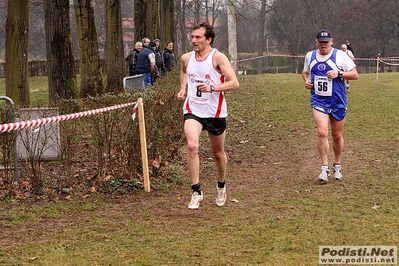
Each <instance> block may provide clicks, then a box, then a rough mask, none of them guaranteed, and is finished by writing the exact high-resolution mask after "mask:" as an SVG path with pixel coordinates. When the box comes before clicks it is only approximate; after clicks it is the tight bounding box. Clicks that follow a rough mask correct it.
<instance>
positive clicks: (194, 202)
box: [188, 192, 204, 210]
mask: <svg viewBox="0 0 399 266" xmlns="http://www.w3.org/2000/svg"><path fill="white" fill-rule="evenodd" d="M203 199H204V192H201V194H198V192H193V195H191V200H190V203H189V204H188V208H189V209H191V210H196V209H198V208H199V205H200V201H202V200H203Z"/></svg>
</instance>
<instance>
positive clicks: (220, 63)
mask: <svg viewBox="0 0 399 266" xmlns="http://www.w3.org/2000/svg"><path fill="white" fill-rule="evenodd" d="M214 65H215V67H216V68H217V69H218V70H219V71H220V72H221V73H222V74H223V75H224V76H225V77H226V82H224V83H222V84H218V85H216V86H215V91H231V90H236V89H238V87H239V86H240V83H239V82H238V79H237V76H236V73H235V72H234V69H233V68H232V67H231V64H230V61H229V59H228V58H227V57H226V55H225V54H223V53H221V52H219V51H218V52H216V53H215V57H214Z"/></svg>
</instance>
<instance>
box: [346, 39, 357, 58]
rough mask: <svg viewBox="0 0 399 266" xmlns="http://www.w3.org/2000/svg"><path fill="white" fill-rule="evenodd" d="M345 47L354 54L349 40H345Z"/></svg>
mask: <svg viewBox="0 0 399 266" xmlns="http://www.w3.org/2000/svg"><path fill="white" fill-rule="evenodd" d="M345 44H346V48H347V49H348V50H349V51H351V52H352V54H353V56H355V52H354V51H353V47H352V44H351V43H350V42H349V40H346V43H345Z"/></svg>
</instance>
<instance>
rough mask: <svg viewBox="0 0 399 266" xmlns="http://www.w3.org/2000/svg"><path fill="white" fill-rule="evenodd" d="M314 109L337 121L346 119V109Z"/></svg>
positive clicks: (316, 107) (318, 107) (315, 107)
mask: <svg viewBox="0 0 399 266" xmlns="http://www.w3.org/2000/svg"><path fill="white" fill-rule="evenodd" d="M312 107H313V109H315V110H317V111H319V112H322V113H324V114H327V115H331V116H332V117H333V118H334V119H335V120H337V121H341V120H342V119H344V118H345V116H346V112H347V109H346V108H337V109H327V108H323V107H320V106H312Z"/></svg>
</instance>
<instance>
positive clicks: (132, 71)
mask: <svg viewBox="0 0 399 266" xmlns="http://www.w3.org/2000/svg"><path fill="white" fill-rule="evenodd" d="M142 49H143V43H142V42H140V41H139V42H136V43H135V44H134V49H133V50H131V51H130V53H129V54H128V55H127V57H126V61H128V63H129V75H130V76H134V75H136V63H137V59H138V58H139V53H140V51H141V50H142Z"/></svg>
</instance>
